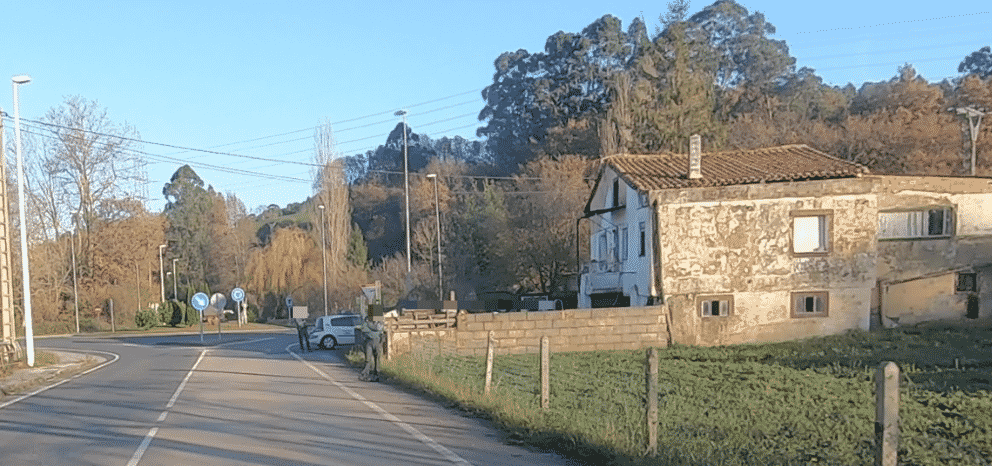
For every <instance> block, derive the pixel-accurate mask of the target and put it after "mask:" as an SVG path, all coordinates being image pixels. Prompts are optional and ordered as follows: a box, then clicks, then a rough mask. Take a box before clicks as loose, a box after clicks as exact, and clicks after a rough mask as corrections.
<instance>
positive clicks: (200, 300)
mask: <svg viewBox="0 0 992 466" xmlns="http://www.w3.org/2000/svg"><path fill="white" fill-rule="evenodd" d="M189 303H190V304H192V305H193V309H196V310H197V311H199V313H200V343H203V310H204V309H206V308H207V306H208V305H210V298H209V297H207V294H206V293H202V292H201V293H197V294H195V295H193V297H192V298H190V300H189Z"/></svg>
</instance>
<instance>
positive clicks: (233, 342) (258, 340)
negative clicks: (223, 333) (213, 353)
mask: <svg viewBox="0 0 992 466" xmlns="http://www.w3.org/2000/svg"><path fill="white" fill-rule="evenodd" d="M274 339H275V337H268V338H259V339H257V340H247V341H232V342H230V343H221V344H219V345H214V348H220V347H222V346H229V345H247V344H248V343H257V342H260V341H265V340H274Z"/></svg>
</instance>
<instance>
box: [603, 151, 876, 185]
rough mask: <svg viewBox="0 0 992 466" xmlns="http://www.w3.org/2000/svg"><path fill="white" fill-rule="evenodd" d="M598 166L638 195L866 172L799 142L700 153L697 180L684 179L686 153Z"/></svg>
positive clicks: (618, 159)
mask: <svg viewBox="0 0 992 466" xmlns="http://www.w3.org/2000/svg"><path fill="white" fill-rule="evenodd" d="M603 163H604V164H606V165H610V166H612V167H613V169H614V170H616V171H617V172H618V173H619V174H620V176H621V177H622V178H624V179H625V180H626V181H627V182H628V183H630V184H631V185H632V186H634V187H635V188H637V189H639V190H644V191H651V190H657V189H670V188H691V187H704V186H729V185H735V184H755V183H763V182H777V181H799V180H816V179H831V178H850V177H855V176H858V175H861V174H867V173H868V169H867V168H866V167H864V166H862V165H859V164H856V163H853V162H848V161H846V160H841V159H839V158H837V157H833V156H830V155H827V154H825V153H823V152H820V151H818V150H816V149H813V148H811V147H809V146H807V145H805V144H793V145H787V146H778V147H767V148H762V149H752V150H735V151H724V152H711V153H703V154H702V175H703V177H702V178H700V179H695V180H692V179H689V177H688V171H689V155H688V154H672V153H661V154H649V155H629V154H623V155H614V156H609V157H606V158H605V159H604V160H603Z"/></svg>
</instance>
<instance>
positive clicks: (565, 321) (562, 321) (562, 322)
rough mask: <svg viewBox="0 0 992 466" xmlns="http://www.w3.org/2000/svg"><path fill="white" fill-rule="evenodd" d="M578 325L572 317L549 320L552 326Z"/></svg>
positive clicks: (566, 326)
mask: <svg viewBox="0 0 992 466" xmlns="http://www.w3.org/2000/svg"><path fill="white" fill-rule="evenodd" d="M579 325H580V324H579V323H578V322H576V321H575V320H574V319H558V320H554V321H552V322H551V326H552V327H553V328H572V327H577V326H579Z"/></svg>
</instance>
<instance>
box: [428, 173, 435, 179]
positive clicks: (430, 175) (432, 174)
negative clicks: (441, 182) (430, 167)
mask: <svg viewBox="0 0 992 466" xmlns="http://www.w3.org/2000/svg"><path fill="white" fill-rule="evenodd" d="M427 177H428V178H437V174H435V173H428V174H427Z"/></svg>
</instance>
